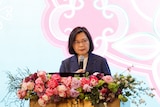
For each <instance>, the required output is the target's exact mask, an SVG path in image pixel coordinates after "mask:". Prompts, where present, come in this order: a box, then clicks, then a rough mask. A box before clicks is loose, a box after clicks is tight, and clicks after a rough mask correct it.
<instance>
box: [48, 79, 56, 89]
mask: <svg viewBox="0 0 160 107" xmlns="http://www.w3.org/2000/svg"><path fill="white" fill-rule="evenodd" d="M47 86H48V87H49V88H55V87H57V86H58V81H57V80H55V79H50V80H49V81H48V82H47Z"/></svg>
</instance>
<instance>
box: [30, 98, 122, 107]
mask: <svg viewBox="0 0 160 107" xmlns="http://www.w3.org/2000/svg"><path fill="white" fill-rule="evenodd" d="M30 107H41V106H40V105H39V104H38V101H37V100H30ZM45 107H94V106H93V105H92V104H91V103H90V101H78V102H76V101H75V100H74V99H73V100H72V99H70V100H66V101H63V102H59V103H52V102H51V103H48V104H47V105H46V106H45ZM95 107H105V106H104V105H103V104H99V105H96V106H95ZM107 107H120V101H119V100H118V99H116V100H115V101H114V102H112V103H108V104H107Z"/></svg>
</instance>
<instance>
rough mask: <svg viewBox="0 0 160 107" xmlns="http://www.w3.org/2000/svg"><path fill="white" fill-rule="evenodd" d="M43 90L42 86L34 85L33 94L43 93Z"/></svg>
mask: <svg viewBox="0 0 160 107" xmlns="http://www.w3.org/2000/svg"><path fill="white" fill-rule="evenodd" d="M44 89H45V87H44V85H43V84H36V85H35V88H34V91H35V92H40V93H41V92H43V91H44Z"/></svg>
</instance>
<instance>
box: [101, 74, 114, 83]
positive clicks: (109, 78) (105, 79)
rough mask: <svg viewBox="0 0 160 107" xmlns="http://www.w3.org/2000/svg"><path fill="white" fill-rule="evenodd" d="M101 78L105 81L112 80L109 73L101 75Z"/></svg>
mask: <svg viewBox="0 0 160 107" xmlns="http://www.w3.org/2000/svg"><path fill="white" fill-rule="evenodd" d="M102 79H103V80H104V81H105V82H106V83H110V82H113V78H112V76H109V75H106V76H103V77H102Z"/></svg>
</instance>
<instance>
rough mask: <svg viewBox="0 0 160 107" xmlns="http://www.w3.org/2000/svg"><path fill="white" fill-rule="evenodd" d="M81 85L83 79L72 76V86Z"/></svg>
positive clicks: (75, 87) (74, 87)
mask: <svg viewBox="0 0 160 107" xmlns="http://www.w3.org/2000/svg"><path fill="white" fill-rule="evenodd" d="M79 87H81V81H80V80H79V79H78V78H72V82H71V88H73V89H77V88H79Z"/></svg>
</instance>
